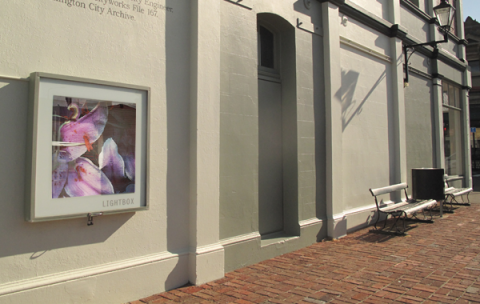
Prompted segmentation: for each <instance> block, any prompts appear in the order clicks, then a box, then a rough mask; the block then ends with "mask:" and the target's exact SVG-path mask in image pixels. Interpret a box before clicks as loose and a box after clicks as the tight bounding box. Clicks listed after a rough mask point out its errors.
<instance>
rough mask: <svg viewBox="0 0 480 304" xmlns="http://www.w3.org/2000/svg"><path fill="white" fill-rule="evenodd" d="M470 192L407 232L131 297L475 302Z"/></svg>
mask: <svg viewBox="0 0 480 304" xmlns="http://www.w3.org/2000/svg"><path fill="white" fill-rule="evenodd" d="M470 197H471V201H472V206H470V207H464V206H462V207H459V208H458V209H457V210H456V211H455V213H454V214H447V215H445V216H444V218H442V219H440V218H436V219H435V223H434V224H426V223H420V224H418V223H415V224H413V225H411V228H412V229H410V230H409V231H408V235H407V236H389V235H382V234H375V233H369V230H370V229H371V227H367V228H364V229H361V230H359V231H356V232H354V233H351V234H349V235H347V236H346V237H344V238H342V239H340V240H337V241H325V242H319V243H316V244H314V245H312V246H309V247H306V248H303V249H301V250H298V251H295V252H292V253H288V254H285V255H282V256H279V257H276V258H273V259H270V260H266V261H263V262H261V263H258V264H255V265H251V266H248V267H245V268H241V269H238V270H235V271H233V272H230V273H227V274H226V275H225V278H223V279H220V280H217V281H214V282H210V283H207V284H204V285H201V286H188V287H182V288H178V289H175V290H171V291H168V292H164V293H160V294H156V295H153V296H151V297H148V298H144V299H141V300H138V301H134V302H131V304H144V303H151V304H154V303H238V304H249V303H305V304H312V303H317V304H319V303H326V302H329V303H480V225H479V224H480V193H472V194H471V195H470Z"/></svg>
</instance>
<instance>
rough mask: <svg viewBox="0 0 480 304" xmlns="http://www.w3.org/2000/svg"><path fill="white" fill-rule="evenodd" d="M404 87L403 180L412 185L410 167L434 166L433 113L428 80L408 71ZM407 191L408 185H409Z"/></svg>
mask: <svg viewBox="0 0 480 304" xmlns="http://www.w3.org/2000/svg"><path fill="white" fill-rule="evenodd" d="M409 78H410V79H409V80H410V81H409V83H410V85H409V86H408V87H407V88H406V89H405V120H406V142H407V183H408V184H409V185H411V184H412V169H413V168H434V167H435V160H434V147H435V145H434V136H433V134H434V133H433V132H434V130H433V126H434V124H433V123H434V120H433V119H434V116H433V107H432V102H433V98H432V94H433V92H432V81H431V80H430V79H426V78H424V77H421V76H419V75H417V74H415V73H410V76H409ZM409 191H410V192H411V188H409Z"/></svg>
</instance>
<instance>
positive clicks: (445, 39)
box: [403, 28, 448, 87]
mask: <svg viewBox="0 0 480 304" xmlns="http://www.w3.org/2000/svg"><path fill="white" fill-rule="evenodd" d="M440 30H441V31H442V32H443V40H439V41H430V42H424V43H417V44H410V45H406V44H405V45H403V53H404V55H405V78H404V79H403V83H404V86H405V87H407V86H408V60H409V59H410V56H411V55H412V54H413V53H412V54H411V55H410V56H408V55H407V53H408V49H414V48H415V47H417V46H424V45H429V46H431V47H433V48H435V49H437V44H439V43H445V42H448V30H447V29H445V28H440Z"/></svg>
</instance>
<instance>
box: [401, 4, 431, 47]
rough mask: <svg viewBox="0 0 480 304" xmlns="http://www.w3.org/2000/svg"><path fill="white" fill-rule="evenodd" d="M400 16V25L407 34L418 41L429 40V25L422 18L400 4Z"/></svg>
mask: <svg viewBox="0 0 480 304" xmlns="http://www.w3.org/2000/svg"><path fill="white" fill-rule="evenodd" d="M400 18H401V21H402V23H401V24H402V26H404V27H405V28H406V29H407V30H408V34H409V35H411V36H412V37H413V38H415V39H417V40H418V41H419V43H420V42H426V41H430V40H431V39H430V32H429V29H430V26H429V24H428V23H426V22H425V20H423V19H422V18H420V17H418V16H417V15H415V14H413V13H412V12H411V11H409V10H408V9H406V8H405V7H403V6H401V10H400Z"/></svg>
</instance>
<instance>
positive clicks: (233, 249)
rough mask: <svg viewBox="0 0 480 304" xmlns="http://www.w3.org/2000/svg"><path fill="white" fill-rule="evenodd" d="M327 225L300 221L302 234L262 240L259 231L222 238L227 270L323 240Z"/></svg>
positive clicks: (321, 222) (317, 220)
mask: <svg viewBox="0 0 480 304" xmlns="http://www.w3.org/2000/svg"><path fill="white" fill-rule="evenodd" d="M325 236H326V227H325V225H324V223H323V221H322V220H319V219H311V220H306V221H302V222H300V236H289V235H283V237H281V236H279V237H276V238H275V239H274V240H273V239H270V240H265V239H264V240H262V237H261V236H260V234H259V233H258V232H253V233H250V234H246V235H242V236H238V237H233V238H229V239H225V240H222V241H221V243H222V245H223V246H224V248H225V272H229V271H233V270H235V269H238V268H241V267H245V266H248V265H252V264H255V263H258V262H260V261H263V260H267V259H271V258H273V257H276V256H279V255H282V254H285V253H288V252H292V251H295V250H298V249H300V248H304V247H306V246H309V245H311V244H314V243H315V242H317V241H319V240H322V239H323V238H325Z"/></svg>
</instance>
